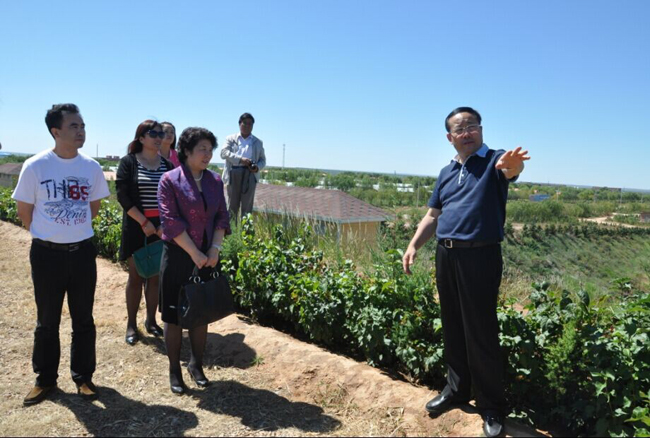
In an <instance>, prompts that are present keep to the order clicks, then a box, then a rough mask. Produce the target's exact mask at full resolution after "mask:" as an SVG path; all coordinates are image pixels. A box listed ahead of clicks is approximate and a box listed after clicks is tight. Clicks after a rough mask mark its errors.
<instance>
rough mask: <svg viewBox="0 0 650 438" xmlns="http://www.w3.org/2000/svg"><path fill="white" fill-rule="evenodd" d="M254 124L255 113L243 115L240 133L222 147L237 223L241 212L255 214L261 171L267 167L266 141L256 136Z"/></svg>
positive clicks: (231, 207) (230, 205)
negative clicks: (256, 193)
mask: <svg viewBox="0 0 650 438" xmlns="http://www.w3.org/2000/svg"><path fill="white" fill-rule="evenodd" d="M254 124H255V119H254V118H253V116H252V115H251V114H249V113H244V114H242V115H241V117H239V133H238V134H233V135H229V136H228V137H226V142H225V144H224V145H223V147H222V148H221V158H222V159H223V160H225V165H224V168H223V175H222V179H223V183H224V184H225V186H226V194H227V195H228V213H230V218H231V219H235V220H236V221H239V217H240V216H239V211H240V209H241V215H242V216H244V215H246V214H248V213H251V212H252V211H253V201H254V199H255V187H256V186H257V181H258V180H259V171H260V170H262V169H263V168H264V166H266V156H265V155H264V145H263V144H262V140H260V139H259V138H257V137H255V136H254V135H253V134H252V132H253V125H254Z"/></svg>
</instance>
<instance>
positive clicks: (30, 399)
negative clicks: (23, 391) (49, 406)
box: [23, 385, 56, 406]
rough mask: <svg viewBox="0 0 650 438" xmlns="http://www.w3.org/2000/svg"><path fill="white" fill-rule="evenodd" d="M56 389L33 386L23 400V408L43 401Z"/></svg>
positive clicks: (54, 387)
mask: <svg viewBox="0 0 650 438" xmlns="http://www.w3.org/2000/svg"><path fill="white" fill-rule="evenodd" d="M54 389H56V385H52V386H34V387H33V388H32V389H31V391H29V394H27V396H26V397H25V398H24V399H23V405H24V406H32V405H35V404H38V403H40V402H42V401H43V400H45V399H46V398H47V396H48V395H49V394H50V393H51V392H52V391H53V390H54Z"/></svg>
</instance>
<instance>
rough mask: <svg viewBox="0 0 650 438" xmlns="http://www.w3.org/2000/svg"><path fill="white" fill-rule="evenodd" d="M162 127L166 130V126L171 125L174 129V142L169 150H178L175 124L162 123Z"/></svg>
mask: <svg viewBox="0 0 650 438" xmlns="http://www.w3.org/2000/svg"><path fill="white" fill-rule="evenodd" d="M161 125H162V126H163V129H165V125H169V126H171V127H172V128H174V141H172V144H171V146H169V148H170V149H176V126H174V124H173V123H171V122H162V123H161Z"/></svg>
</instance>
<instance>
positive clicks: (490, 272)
mask: <svg viewBox="0 0 650 438" xmlns="http://www.w3.org/2000/svg"><path fill="white" fill-rule="evenodd" d="M445 128H446V130H447V139H448V140H449V142H450V143H451V144H452V145H453V146H454V148H455V149H456V152H457V153H458V154H457V155H456V157H454V159H453V160H452V161H451V163H450V164H449V165H448V166H446V167H444V168H443V169H442V170H441V171H440V175H439V177H438V181H437V183H436V187H435V189H434V191H433V194H432V195H431V199H430V200H429V204H428V206H429V210H428V211H427V213H426V215H425V216H424V218H423V219H422V221H421V222H420V224H419V226H418V229H417V231H416V232H415V235H414V236H413V239H412V240H411V242H410V243H409V246H408V248H407V250H406V253H405V254H404V258H403V264H404V271H405V272H406V273H407V274H410V273H411V270H410V267H411V265H413V262H414V261H415V258H416V256H417V251H418V249H420V248H421V247H422V246H423V245H424V244H425V243H426V242H427V241H428V240H429V239H430V238H431V237H433V235H434V234H435V235H436V237H437V239H438V245H437V249H436V282H437V286H438V294H439V297H440V308H441V318H442V328H443V333H444V343H445V361H446V363H447V386H445V388H444V389H443V391H442V392H441V393H440V394H439V395H438V396H437V397H435V398H434V399H433V400H431V401H429V403H427V405H426V409H427V411H429V412H430V413H431V414H433V415H439V414H441V413H443V412H445V411H446V410H448V409H449V408H450V407H452V406H453V405H455V404H460V403H466V402H468V401H469V399H470V392H471V389H472V386H473V387H474V395H475V398H476V406H477V408H478V409H479V411H480V412H481V415H482V416H483V419H484V423H483V431H484V433H485V435H486V436H497V435H499V434H500V433H501V432H502V430H503V418H504V415H505V414H506V400H505V395H504V387H503V376H502V363H501V352H500V348H499V325H498V322H497V312H496V306H497V295H498V294H499V285H500V284H501V274H502V271H503V261H502V258H501V246H500V242H501V241H502V240H503V225H504V222H505V217H506V200H507V197H508V184H509V183H510V182H512V181H514V180H515V179H516V178H517V177H518V176H519V174H520V173H521V172H522V170H523V169H524V161H526V160H529V159H530V157H529V156H528V155H527V154H528V151H522V150H521V148H520V147H518V148H516V149H514V150H511V151H508V152H506V151H504V150H493V149H489V148H488V147H487V145H486V144H485V143H483V127H482V126H481V115H480V114H479V113H478V112H477V111H476V110H474V109H472V108H469V107H460V108H456V109H455V110H453V111H452V112H451V113H450V114H449V115H448V116H447V118H446V119H445Z"/></svg>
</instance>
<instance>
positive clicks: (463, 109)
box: [445, 106, 481, 132]
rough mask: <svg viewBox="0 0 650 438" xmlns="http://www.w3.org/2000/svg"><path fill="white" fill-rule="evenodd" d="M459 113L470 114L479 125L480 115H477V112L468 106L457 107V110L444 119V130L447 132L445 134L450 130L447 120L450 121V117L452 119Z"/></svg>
mask: <svg viewBox="0 0 650 438" xmlns="http://www.w3.org/2000/svg"><path fill="white" fill-rule="evenodd" d="M459 113H470V114H472V115H473V116H474V117H476V120H478V124H479V125H480V124H481V115H480V114H479V113H478V111H476V110H475V109H474V108H471V107H469V106H459V107H458V108H456V109H455V110H453V111H452V112H450V113H449V115H448V116H447V118H446V119H445V129H446V130H447V132H449V130H450V128H449V119H451V118H452V117H454V116H455V115H456V114H459Z"/></svg>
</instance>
